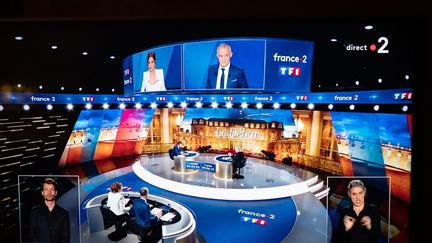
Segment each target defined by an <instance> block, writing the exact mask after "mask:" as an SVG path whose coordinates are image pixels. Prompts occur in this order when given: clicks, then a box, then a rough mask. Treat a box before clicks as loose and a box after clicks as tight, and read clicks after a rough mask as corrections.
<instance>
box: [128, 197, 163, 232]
mask: <svg viewBox="0 0 432 243" xmlns="http://www.w3.org/2000/svg"><path fill="white" fill-rule="evenodd" d="M131 215H132V216H135V217H136V223H137V224H138V225H139V226H141V227H143V228H146V227H147V226H149V225H151V224H152V223H154V222H156V221H157V220H158V217H157V216H156V215H153V214H151V210H150V205H149V204H148V203H147V202H146V201H145V200H143V199H136V200H134V201H133V207H132V210H131Z"/></svg>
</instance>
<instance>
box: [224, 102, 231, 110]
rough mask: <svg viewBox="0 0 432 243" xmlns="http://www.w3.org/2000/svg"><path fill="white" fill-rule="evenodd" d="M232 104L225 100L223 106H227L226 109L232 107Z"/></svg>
mask: <svg viewBox="0 0 432 243" xmlns="http://www.w3.org/2000/svg"><path fill="white" fill-rule="evenodd" d="M232 106H233V104H232V103H231V102H227V103H226V104H225V107H226V108H228V109H230V108H232Z"/></svg>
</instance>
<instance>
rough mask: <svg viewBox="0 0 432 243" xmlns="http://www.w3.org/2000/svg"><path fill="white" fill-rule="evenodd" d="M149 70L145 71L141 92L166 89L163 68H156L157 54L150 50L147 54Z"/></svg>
mask: <svg viewBox="0 0 432 243" xmlns="http://www.w3.org/2000/svg"><path fill="white" fill-rule="evenodd" d="M147 66H148V71H146V72H144V77H143V81H142V85H141V92H149V91H165V90H166V88H165V81H164V74H163V70H162V69H156V54H155V53H154V52H149V54H148V55H147Z"/></svg>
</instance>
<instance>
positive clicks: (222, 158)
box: [213, 155, 233, 180]
mask: <svg viewBox="0 0 432 243" xmlns="http://www.w3.org/2000/svg"><path fill="white" fill-rule="evenodd" d="M213 160H214V162H215V164H216V173H215V176H216V177H217V178H219V179H223V180H232V174H233V166H232V158H231V157H230V156H227V155H219V156H216V157H214V158H213Z"/></svg>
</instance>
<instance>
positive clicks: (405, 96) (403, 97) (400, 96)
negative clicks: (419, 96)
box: [394, 92, 412, 100]
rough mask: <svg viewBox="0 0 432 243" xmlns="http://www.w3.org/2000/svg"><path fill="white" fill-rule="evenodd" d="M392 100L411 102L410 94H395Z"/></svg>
mask: <svg viewBox="0 0 432 243" xmlns="http://www.w3.org/2000/svg"><path fill="white" fill-rule="evenodd" d="M394 99H395V100H411V99H412V92H405V93H395V94H394Z"/></svg>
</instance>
